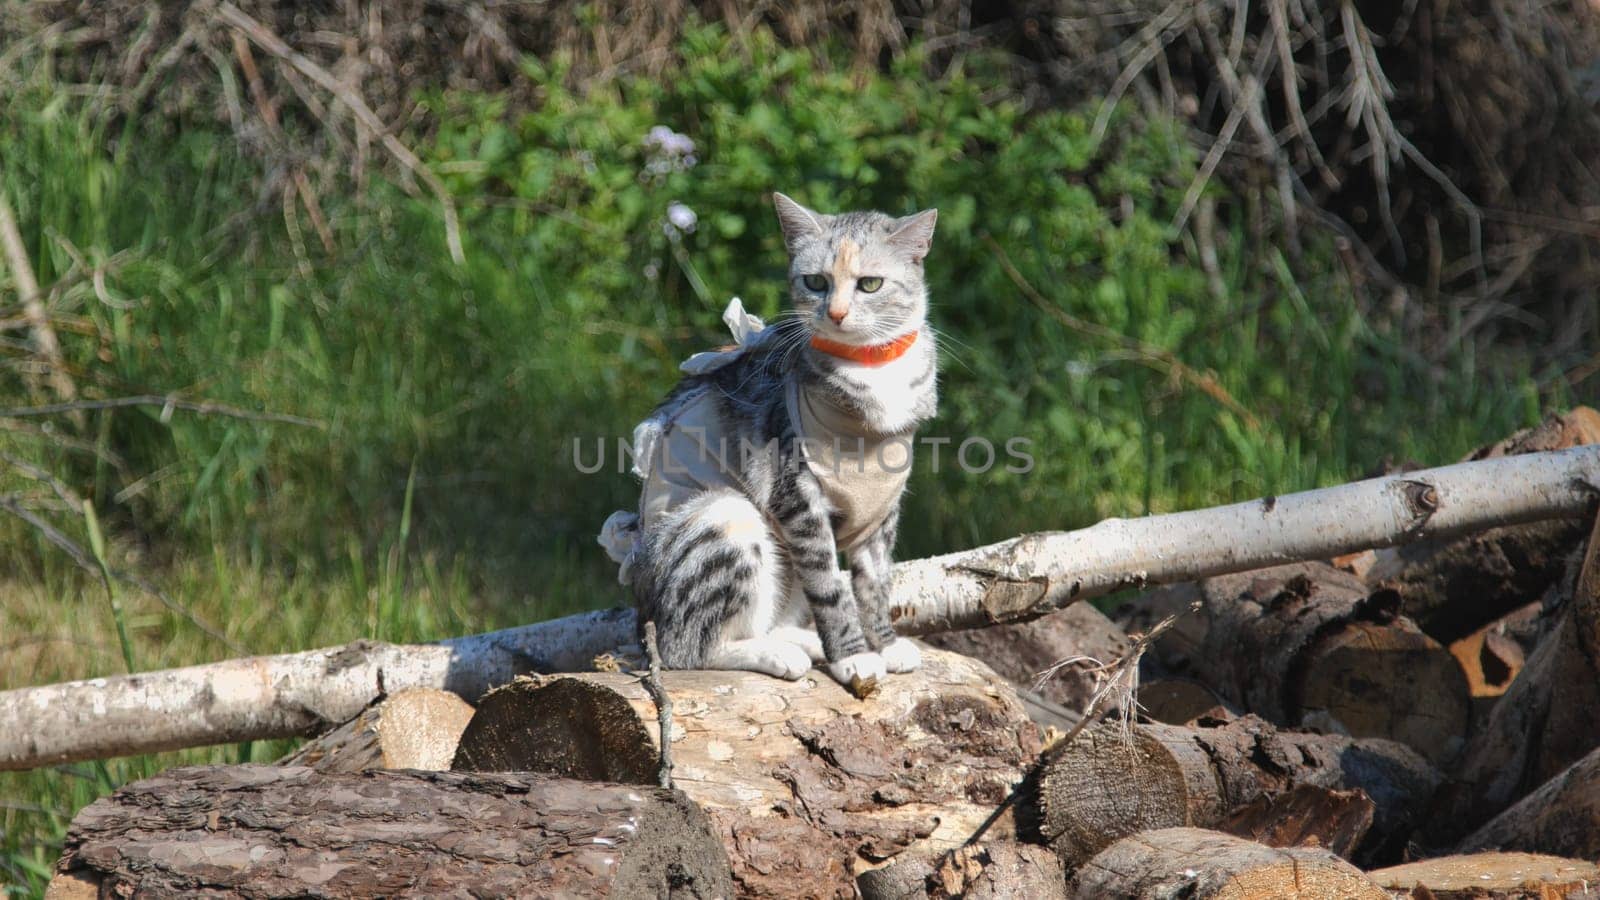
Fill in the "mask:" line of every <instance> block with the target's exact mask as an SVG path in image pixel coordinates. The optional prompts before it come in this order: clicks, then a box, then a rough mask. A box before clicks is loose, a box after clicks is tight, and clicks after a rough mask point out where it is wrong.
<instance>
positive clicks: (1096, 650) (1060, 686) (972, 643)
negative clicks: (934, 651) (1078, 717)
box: [925, 603, 1130, 713]
mask: <svg viewBox="0 0 1600 900" xmlns="http://www.w3.org/2000/svg"><path fill="white" fill-rule="evenodd" d="M925 640H926V641H927V643H929V644H931V645H933V646H935V647H940V648H943V649H945V650H950V651H953V652H955V653H960V654H963V655H966V656H970V657H973V658H974V659H981V660H983V661H984V662H985V663H987V664H988V665H989V667H990V668H991V669H994V670H995V672H996V673H998V674H999V675H1000V676H1001V677H1003V678H1005V679H1007V680H1008V681H1010V682H1011V683H1012V684H1014V685H1016V686H1017V687H1019V688H1023V689H1026V690H1035V691H1036V692H1037V693H1038V694H1039V695H1040V696H1041V697H1043V698H1045V699H1046V700H1049V701H1051V702H1052V703H1057V704H1060V705H1061V706H1064V707H1066V708H1067V709H1070V710H1076V711H1078V712H1082V711H1083V710H1086V709H1088V708H1089V701H1090V699H1091V698H1092V697H1093V696H1094V694H1095V691H1096V690H1098V689H1099V687H1100V685H1101V679H1100V678H1099V677H1098V676H1097V674H1096V672H1095V668H1096V667H1097V666H1099V665H1101V664H1104V663H1109V662H1112V661H1113V660H1116V659H1117V658H1119V657H1121V656H1122V655H1123V654H1125V653H1127V652H1128V648H1129V646H1130V642H1129V641H1128V636H1127V635H1126V634H1124V633H1123V631H1122V629H1121V628H1118V627H1117V625H1116V623H1114V622H1112V621H1111V620H1110V619H1108V618H1106V614H1105V613H1103V612H1101V611H1100V610H1098V609H1096V608H1095V607H1094V605H1093V604H1089V603H1075V604H1073V605H1072V606H1069V607H1067V608H1066V609H1063V610H1060V611H1058V612H1053V613H1051V614H1049V615H1047V616H1041V617H1040V618H1037V619H1034V620H1032V621H1029V622H1013V623H1011V624H1008V625H994V626H991V627H988V628H972V629H965V630H962V631H951V632H947V633H945V634H934V635H929V636H928V637H927V638H926V639H925ZM1066 660H1077V662H1071V663H1067V664H1066V665H1062V666H1061V667H1060V668H1059V669H1057V670H1056V671H1055V672H1053V673H1051V674H1049V675H1048V677H1043V678H1041V676H1044V675H1046V673H1047V672H1048V671H1049V670H1050V669H1051V668H1052V667H1054V666H1056V664H1057V663H1062V662H1064V661H1066ZM1036 684H1037V687H1036V688H1035V685H1036ZM1118 708H1119V707H1117V706H1115V705H1112V706H1107V707H1105V708H1104V709H1103V710H1102V712H1108V713H1110V712H1115V711H1116V710H1117V709H1118Z"/></svg>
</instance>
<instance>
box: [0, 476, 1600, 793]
mask: <svg viewBox="0 0 1600 900" xmlns="http://www.w3.org/2000/svg"><path fill="white" fill-rule="evenodd" d="M1508 484H1515V485H1518V486H1519V487H1520V488H1521V489H1520V490H1517V491H1508V490H1506V489H1505V488H1506V485H1508ZM1597 491H1600V446H1585V447H1577V448H1573V449H1569V450H1562V451H1556V452H1551V453H1535V454H1527V455H1524V456H1514V457H1505V458H1501V459H1489V460H1481V461H1476V462H1470V463H1462V464H1458V465H1454V466H1445V467H1443V468H1438V469H1427V470H1421V471H1416V472H1407V473H1403V474H1399V475H1393V476H1389V477H1385V478H1376V479H1371V480H1367V481H1361V482H1356V483H1354V484H1348V485H1343V486H1340V487H1332V488H1323V489H1320V490H1314V491H1305V492H1302V493H1298V494H1288V495H1285V496H1282V497H1267V498H1264V499H1262V500H1256V501H1251V502H1248V503H1238V504H1234V505H1232V506H1223V507H1217V508H1214V509H1206V510H1195V511H1190V512H1181V513H1171V514H1167V515H1160V516H1147V517H1143V518H1138V519H1108V520H1106V521H1104V522H1101V523H1099V524H1097V525H1094V526H1091V527H1089V528H1085V529H1082V530H1079V531H1071V532H1045V533H1040V534H1030V535H1023V536H1021V537H1017V538H1013V539H1011V540H1008V541H1002V542H1001V543H998V544H993V545H990V546H987V547H979V548H976V549H973V550H964V551H960V552H956V553H948V554H945V555H943V556H935V557H931V558H928V559H920V560H913V561H910V562H903V563H900V564H898V565H896V566H895V569H894V580H893V588H892V592H893V598H894V610H893V614H894V617H895V627H896V629H897V630H898V631H900V632H901V633H903V634H908V635H919V634H931V633H935V632H941V631H949V630H952V629H956V628H972V627H980V626H985V625H992V624H1001V623H1006V622H1018V621H1026V620H1028V619H1032V618H1037V617H1038V616H1041V615H1044V614H1046V613H1049V612H1051V611H1053V610H1056V609H1059V608H1061V607H1064V606H1067V605H1069V604H1071V603H1074V602H1076V601H1078V600H1083V599H1088V598H1092V597H1099V596H1104V595H1106V594H1109V593H1112V592H1115V591H1117V590H1120V589H1123V588H1127V587H1131V586H1140V585H1146V584H1166V583H1172V582H1178V581H1190V580H1194V579H1197V578H1205V577H1209V576H1212V575H1217V574H1221V573H1224V572H1237V571H1243V570H1249V569H1256V568H1260V567H1262V566H1267V565H1275V564H1279V563H1283V562H1288V561H1293V560H1300V559H1326V558H1329V557H1332V556H1335V555H1338V554H1341V553H1347V552H1350V551H1353V550H1361V549H1365V548H1369V547H1386V546H1393V545H1396V544H1401V543H1405V542H1407V541H1414V540H1420V539H1423V538H1429V537H1449V536H1456V535H1460V534H1465V533H1469V532H1472V531H1477V530H1481V529H1485V528H1492V527H1498V526H1503V525H1510V524H1517V523H1522V522H1530V521H1538V520H1542V519H1551V518H1565V517H1571V516H1581V515H1586V514H1588V513H1589V512H1590V510H1591V509H1592V507H1593V505H1594V501H1593V498H1594V495H1595V494H1596V492H1597ZM635 634H636V630H635V622H634V617H633V613H632V612H631V611H630V610H624V609H614V610H605V611H601V612H593V613H585V614H582V615H579V616H571V617H568V618H565V619H557V620H554V621H550V622H542V623H539V624H537V625H528V626H524V627H521V628H513V629H507V630H505V631H498V632H492V633H490V634H483V635H474V636H471V637H463V638H456V639H453V640H449V641H442V642H440V643H437V644H427V645H419V646H400V645H388V644H372V643H368V642H357V643H354V644H349V645H346V646H344V647H337V648H329V649H325V650H314V651H309V652H305V653H296V654H289V655H284V656H270V657H254V658H250V659H242V660H230V661H226V662H219V663H211V664H209V665H205V666H194V667H190V668H186V669H172V670H168V671H164V672H151V673H144V674H140V675H129V676H121V677H117V678H104V679H100V678H97V679H90V680H86V681H75V682H69V683H66V684H57V685H49V686H43V687H34V688H23V689H20V690H11V691H4V692H0V770H8V769H26V768H34V767H37V766H42V765H50V764H55V763H62V762H70V761H73V760H81V759H95V758H103V757H109V756H119V755H127V754H133V753H147V752H152V751H157V750H171V749H176V748H180V747H194V746H202V745H206V744H216V743H226V742H233V741H245V740H258V739H266V738H279V737H293V736H301V735H311V734H315V733H318V732H320V731H323V730H325V729H327V728H328V727H331V726H334V725H338V724H340V723H343V722H345V721H348V720H349V719H350V718H351V717H353V716H355V715H356V714H358V713H359V712H360V711H361V710H363V709H365V708H366V707H367V706H368V705H370V704H371V703H372V701H373V700H375V699H377V698H378V697H379V696H381V695H382V694H383V693H384V692H385V691H398V690H402V689H404V688H411V687H433V688H442V689H444V690H448V691H451V692H453V693H456V694H458V695H460V696H461V697H462V698H463V699H466V700H467V701H468V702H473V701H475V700H476V699H477V698H478V697H479V696H481V695H482V693H483V692H484V691H485V690H487V689H488V688H490V687H493V686H495V685H498V684H504V683H506V682H507V681H509V680H510V679H511V678H513V677H515V676H516V675H518V674H522V673H527V672H560V671H579V670H583V669H586V668H588V667H589V665H590V661H591V660H592V659H593V658H594V657H595V656H596V655H598V654H601V653H604V652H607V651H608V650H611V649H613V648H615V647H617V646H619V645H623V644H627V643H631V642H632V641H634V640H635ZM153 709H159V710H161V712H162V714H161V715H160V716H152V715H150V711H151V710H153Z"/></svg>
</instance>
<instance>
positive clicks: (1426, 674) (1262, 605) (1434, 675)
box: [1119, 563, 1471, 764]
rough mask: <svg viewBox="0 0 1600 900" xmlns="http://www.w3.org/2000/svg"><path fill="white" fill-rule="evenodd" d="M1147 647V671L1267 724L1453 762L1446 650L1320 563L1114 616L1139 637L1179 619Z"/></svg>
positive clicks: (1454, 701)
mask: <svg viewBox="0 0 1600 900" xmlns="http://www.w3.org/2000/svg"><path fill="white" fill-rule="evenodd" d="M1196 600H1200V601H1203V606H1202V608H1201V610H1200V611H1199V612H1198V613H1196V614H1192V615H1188V616H1185V617H1183V618H1181V619H1180V620H1179V621H1178V622H1177V623H1176V625H1175V626H1174V627H1173V628H1172V629H1170V630H1169V631H1167V632H1166V633H1165V634H1163V635H1162V636H1161V637H1160V638H1158V639H1157V641H1156V644H1155V646H1154V648H1153V649H1154V654H1153V655H1154V662H1155V663H1156V664H1157V666H1158V667H1159V668H1158V670H1157V671H1159V672H1161V673H1165V674H1168V675H1173V676H1181V677H1187V678H1191V679H1194V680H1196V681H1199V682H1201V683H1202V684H1204V685H1205V686H1207V687H1209V688H1211V689H1212V690H1214V691H1216V692H1217V693H1218V694H1219V695H1221V697H1222V698H1223V699H1224V700H1225V701H1227V702H1228V703H1230V704H1233V705H1236V706H1237V707H1239V708H1241V709H1243V710H1245V711H1246V712H1251V713H1255V714H1256V715H1259V716H1262V717H1263V718H1266V719H1268V720H1270V721H1272V722H1275V723H1277V724H1280V725H1286V726H1290V727H1302V726H1309V727H1314V728H1317V729H1319V730H1324V731H1333V732H1339V733H1344V734H1350V735H1354V736H1356V737H1378V738H1389V739H1392V740H1397V741H1400V742H1402V743H1405V744H1408V745H1410V746H1411V747H1413V748H1415V749H1416V750H1417V751H1418V752H1420V753H1422V754H1423V755H1424V756H1426V757H1427V758H1428V759H1429V760H1430V761H1432V762H1434V763H1435V764H1442V763H1444V762H1447V761H1449V760H1451V759H1453V758H1455V757H1456V756H1457V755H1459V753H1460V751H1461V748H1462V746H1463V744H1464V741H1465V738H1466V734H1467V729H1468V724H1469V720H1470V715H1471V706H1470V703H1471V698H1470V695H1469V691H1468V687H1467V681H1466V677H1465V676H1464V675H1463V673H1462V672H1461V668H1460V666H1459V665H1458V664H1457V663H1456V661H1455V658H1454V657H1452V656H1451V655H1450V652H1449V651H1448V650H1447V649H1445V648H1444V647H1442V646H1440V644H1439V643H1438V642H1437V641H1435V640H1433V639H1432V638H1430V637H1428V636H1427V635H1425V634H1423V633H1422V632H1421V631H1420V630H1419V629H1418V628H1417V626H1416V625H1415V624H1413V623H1412V622H1411V621H1410V620H1409V619H1406V618H1405V617H1403V616H1400V615H1398V614H1397V611H1396V605H1397V600H1398V598H1397V597H1396V596H1395V595H1394V594H1393V593H1392V592H1386V591H1379V592H1376V593H1373V592H1371V591H1369V590H1368V589H1367V587H1366V585H1365V584H1364V583H1363V582H1362V581H1361V580H1360V579H1358V578H1356V577H1355V576H1354V575H1351V574H1350V573H1348V572H1344V571H1341V570H1339V569H1336V568H1334V567H1333V566H1331V565H1328V564H1327V563H1296V564H1293V565H1287V566H1278V567H1275V568H1271V569H1261V570H1258V571H1255V572H1243V573H1239V574H1237V575H1224V576H1219V577H1216V578H1208V579H1206V580H1205V581H1202V582H1199V583H1198V584H1191V585H1178V586H1175V587H1171V588H1163V589H1161V590H1158V591H1153V592H1151V593H1149V594H1145V595H1143V596H1140V597H1136V598H1134V600H1132V601H1130V602H1129V603H1128V604H1126V605H1125V606H1126V608H1125V609H1123V610H1119V612H1120V614H1121V615H1120V618H1121V619H1122V623H1123V626H1124V627H1125V628H1127V629H1128V630H1130V631H1134V630H1141V631H1142V630H1146V629H1148V628H1149V627H1150V626H1151V625H1153V624H1154V623H1155V622H1156V621H1159V620H1160V619H1162V618H1164V617H1166V616H1168V615H1171V614H1174V613H1181V612H1183V611H1184V610H1187V609H1188V608H1189V606H1190V604H1192V603H1193V602H1194V601H1196Z"/></svg>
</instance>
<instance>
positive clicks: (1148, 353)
mask: <svg viewBox="0 0 1600 900" xmlns="http://www.w3.org/2000/svg"><path fill="white" fill-rule="evenodd" d="M983 240H984V242H985V243H987V244H988V245H989V248H990V250H992V251H993V252H994V255H995V259H996V260H997V261H998V262H999V263H1000V268H1001V270H1002V271H1004V272H1005V273H1006V277H1008V278H1010V279H1011V282H1012V283H1013V284H1015V285H1016V286H1017V289H1018V290H1020V291H1022V294H1023V296H1024V297H1026V298H1028V300H1029V301H1030V302H1032V303H1033V305H1035V306H1037V307H1039V309H1041V310H1043V311H1044V312H1045V313H1047V314H1048V315H1050V316H1051V317H1053V318H1055V319H1056V321H1058V322H1060V323H1061V324H1063V325H1065V326H1067V327H1068V328H1071V329H1072V330H1073V331H1078V332H1081V333H1083V334H1087V335H1090V336H1091V337H1097V338H1101V339H1102V340H1106V341H1111V342H1113V343H1115V344H1117V345H1119V346H1121V347H1122V348H1123V349H1124V350H1127V351H1128V352H1129V353H1130V354H1132V358H1133V359H1134V360H1136V361H1138V362H1141V363H1143V364H1145V365H1147V366H1150V367H1151V368H1154V369H1156V370H1157V371H1160V372H1163V373H1165V374H1168V375H1171V376H1173V377H1175V378H1177V379H1178V380H1180V381H1184V382H1187V383H1188V384H1189V385H1191V386H1192V387H1194V388H1195V389H1196V390H1198V391H1200V392H1201V393H1203V394H1205V395H1206V396H1207V397H1210V398H1211V399H1212V400H1215V401H1216V402H1217V403H1219V404H1221V405H1222V406H1223V407H1225V408H1227V409H1228V411H1229V412H1232V413H1233V414H1234V415H1236V416H1238V417H1239V419H1240V421H1242V422H1243V423H1244V424H1245V427H1247V428H1249V429H1250V430H1251V431H1259V430H1260V428H1261V421H1260V420H1259V419H1257V418H1256V417H1255V414H1254V413H1252V412H1250V410H1248V409H1246V408H1245V407H1244V404H1242V403H1240V402H1239V401H1238V400H1235V399H1234V398H1233V395H1232V394H1230V393H1228V389H1227V388H1225V387H1223V386H1222V384H1221V383H1220V382H1218V381H1217V379H1216V377H1215V376H1213V375H1212V374H1211V373H1209V372H1201V371H1199V370H1198V369H1195V368H1193V367H1192V366H1190V365H1188V364H1187V363H1185V362H1184V361H1183V360H1181V359H1179V358H1178V357H1177V356H1176V355H1174V354H1173V353H1172V352H1171V351H1169V350H1163V349H1161V348H1160V347H1155V346H1152V345H1150V344H1147V343H1145V342H1144V341H1141V340H1138V339H1137V338H1133V337H1130V336H1128V335H1126V334H1123V333H1122V332H1120V331H1117V330H1116V329H1113V328H1107V327H1106V326H1104V325H1101V324H1099V323H1097V322H1090V321H1088V320H1087V319H1080V318H1078V317H1077V316H1074V315H1072V314H1071V313H1069V312H1066V311H1065V310H1063V309H1061V308H1060V307H1058V306H1056V305H1055V304H1053V303H1051V302H1050V301H1049V300H1047V299H1046V298H1045V296H1044V295H1043V294H1041V293H1039V290H1038V288H1035V287H1034V286H1033V285H1032V284H1031V283H1030V282H1029V281H1028V280H1027V278H1025V277H1023V274H1022V273H1021V272H1019V271H1017V267H1016V266H1015V265H1013V264H1012V262H1011V257H1009V256H1007V255H1006V251H1005V249H1004V248H1003V247H1001V246H1000V244H999V243H998V242H997V241H995V239H994V238H993V237H992V236H990V235H987V234H986V235H984V236H983Z"/></svg>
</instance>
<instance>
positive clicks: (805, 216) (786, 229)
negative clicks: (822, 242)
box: [772, 191, 822, 252]
mask: <svg viewBox="0 0 1600 900" xmlns="http://www.w3.org/2000/svg"><path fill="white" fill-rule="evenodd" d="M772 205H773V206H775V207H777V209H778V224H779V225H780V226H782V228H783V242H784V243H785V244H786V245H788V247H789V250H790V252H793V251H794V249H795V248H796V247H797V246H799V245H800V244H801V243H802V242H803V241H805V240H806V239H807V238H816V237H821V236H822V217H821V216H819V215H817V214H816V213H814V212H812V211H811V210H809V209H806V208H805V207H804V206H801V205H800V204H798V203H796V202H794V200H793V199H791V198H790V197H789V196H788V195H786V194H780V193H778V192H777V191H773V192H772Z"/></svg>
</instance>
